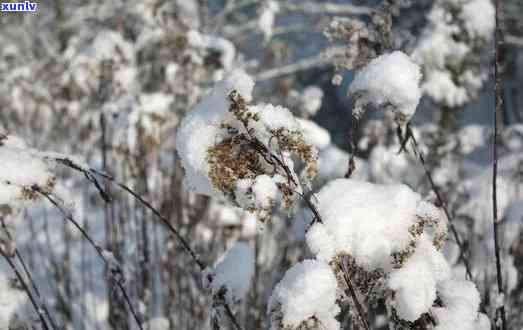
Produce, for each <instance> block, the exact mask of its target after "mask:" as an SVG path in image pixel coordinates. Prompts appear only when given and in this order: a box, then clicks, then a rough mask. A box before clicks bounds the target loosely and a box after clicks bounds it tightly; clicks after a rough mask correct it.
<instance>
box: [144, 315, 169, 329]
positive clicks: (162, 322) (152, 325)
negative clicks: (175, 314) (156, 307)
mask: <svg viewBox="0 0 523 330" xmlns="http://www.w3.org/2000/svg"><path fill="white" fill-rule="evenodd" d="M144 329H146V330H168V329H169V320H168V319H166V318H164V317H155V318H153V319H150V320H149V321H147V323H146V324H145V325H144Z"/></svg>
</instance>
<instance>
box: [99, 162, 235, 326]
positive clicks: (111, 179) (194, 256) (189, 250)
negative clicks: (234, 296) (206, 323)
mask: <svg viewBox="0 0 523 330" xmlns="http://www.w3.org/2000/svg"><path fill="white" fill-rule="evenodd" d="M89 170H90V171H91V172H92V173H94V174H96V175H99V176H101V177H102V178H104V179H106V180H108V181H109V182H111V183H113V184H115V185H117V186H118V187H120V188H121V189H123V190H125V191H126V192H128V193H129V194H130V195H131V196H133V197H134V198H135V199H136V200H138V201H139V202H140V203H141V204H142V205H143V206H145V207H146V208H147V209H149V210H150V211H151V212H153V213H154V215H156V216H157V217H158V218H159V219H160V220H161V221H162V222H163V223H164V224H165V226H167V228H168V229H169V230H170V231H171V232H172V233H173V234H174V235H175V237H176V238H177V239H178V240H179V241H180V242H181V243H182V245H183V247H184V248H185V250H186V251H187V253H189V255H190V256H191V257H192V259H193V260H194V262H195V263H196V264H197V265H198V267H199V268H200V271H204V270H205V268H206V266H205V264H204V263H203V262H202V261H201V260H200V258H199V257H198V255H197V254H196V252H194V250H193V249H192V248H191V246H190V245H189V243H188V242H187V240H185V238H184V237H183V236H182V235H181V234H180V232H179V231H178V230H177V229H176V228H174V226H173V225H171V223H170V222H169V220H168V219H167V218H166V217H164V216H163V215H162V214H161V213H160V212H159V211H158V210H157V209H155V208H154V207H153V206H152V205H151V203H149V202H148V201H146V200H145V199H143V198H142V197H141V196H140V195H139V194H138V193H136V192H135V191H133V190H132V189H131V188H129V187H128V186H126V185H125V184H123V183H121V182H119V181H117V180H116V179H115V178H114V177H112V176H110V175H108V174H106V173H102V172H100V171H97V170H95V169H89ZM223 306H224V308H225V310H226V312H227V313H226V314H227V316H228V317H229V319H230V320H231V322H232V323H233V324H234V325H235V327H236V329H237V330H241V329H242V328H241V327H240V325H239V323H238V320H236V317H235V316H234V314H233V313H232V310H231V308H230V306H229V305H228V304H227V302H225V301H224V302H223Z"/></svg>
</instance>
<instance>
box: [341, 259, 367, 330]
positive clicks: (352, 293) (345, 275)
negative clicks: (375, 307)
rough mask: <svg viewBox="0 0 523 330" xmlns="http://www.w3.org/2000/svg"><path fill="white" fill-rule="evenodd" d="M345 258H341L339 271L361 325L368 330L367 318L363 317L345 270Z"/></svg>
mask: <svg viewBox="0 0 523 330" xmlns="http://www.w3.org/2000/svg"><path fill="white" fill-rule="evenodd" d="M345 261H346V258H345V257H342V258H341V260H340V266H341V270H342V272H343V280H344V281H345V284H346V285H347V289H348V291H349V295H350V296H351V298H352V301H353V302H354V305H355V306H356V310H357V311H358V314H359V316H360V321H361V323H362V325H363V328H365V330H369V329H370V327H369V323H368V321H367V318H366V317H365V311H364V310H363V306H361V304H360V302H359V300H358V296H357V295H356V291H355V290H354V285H352V281H351V279H350V276H349V270H348V269H347V265H346V263H345Z"/></svg>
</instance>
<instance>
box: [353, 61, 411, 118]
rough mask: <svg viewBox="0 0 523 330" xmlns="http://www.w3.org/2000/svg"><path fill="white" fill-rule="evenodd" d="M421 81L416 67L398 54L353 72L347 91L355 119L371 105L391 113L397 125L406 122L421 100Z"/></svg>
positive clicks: (370, 63)
mask: <svg viewBox="0 0 523 330" xmlns="http://www.w3.org/2000/svg"><path fill="white" fill-rule="evenodd" d="M420 79H421V73H420V68H419V66H418V65H417V64H416V63H414V62H413V61H412V60H411V59H410V57H408V56H407V55H406V54H404V53H402V52H400V51H395V52H392V53H390V54H384V55H381V56H379V57H377V58H375V59H373V60H372V61H370V62H369V63H368V64H367V65H366V66H364V67H363V68H361V69H360V70H359V71H358V72H357V73H356V77H355V78H354V81H353V82H352V84H351V85H350V88H349V94H350V95H352V97H353V98H354V104H355V106H354V116H356V117H359V116H361V115H362V114H363V112H364V111H365V109H364V107H365V106H367V105H372V106H374V107H376V108H381V109H384V110H392V112H393V113H394V114H395V120H396V121H397V122H398V123H399V124H405V123H407V122H408V121H409V120H410V118H411V117H412V116H413V115H414V112H415V111H416V107H417V106H418V103H419V100H420V98H421V89H420V87H419V83H420Z"/></svg>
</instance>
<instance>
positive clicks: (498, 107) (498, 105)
mask: <svg viewBox="0 0 523 330" xmlns="http://www.w3.org/2000/svg"><path fill="white" fill-rule="evenodd" d="M500 15H501V0H496V30H495V33H494V52H495V53H494V54H495V55H494V57H495V58H494V81H495V85H494V92H495V100H496V101H495V107H494V141H493V144H492V157H493V164H492V212H493V219H492V220H493V230H494V237H493V238H494V250H495V254H496V275H497V282H498V293H499V295H500V296H503V295H504V288H503V273H502V270H501V256H500V246H499V236H498V225H499V221H498V197H497V176H498V137H499V131H498V114H499V115H501V113H502V111H503V109H502V106H503V90H502V86H501V75H502V73H501V68H500V66H501V55H500V48H501V46H502V44H503V39H502V33H501V32H502V31H501V24H502V22H501V21H500V19H501V17H500ZM500 317H501V329H503V330H506V329H507V320H506V315H505V304H504V303H503V302H502V303H501V305H500V306H496V319H495V321H496V322H495V327H496V329H500V326H499V322H498V321H499V318H500Z"/></svg>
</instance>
